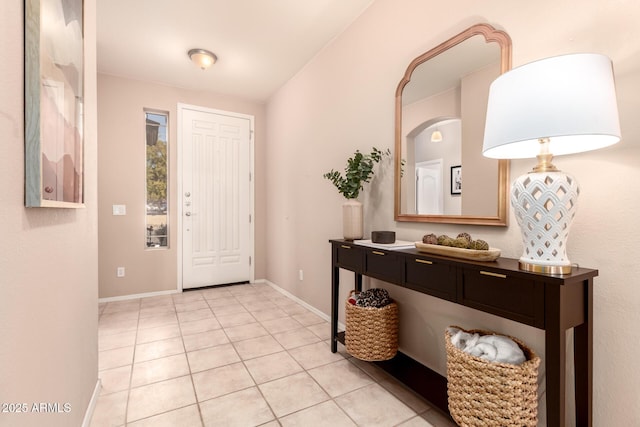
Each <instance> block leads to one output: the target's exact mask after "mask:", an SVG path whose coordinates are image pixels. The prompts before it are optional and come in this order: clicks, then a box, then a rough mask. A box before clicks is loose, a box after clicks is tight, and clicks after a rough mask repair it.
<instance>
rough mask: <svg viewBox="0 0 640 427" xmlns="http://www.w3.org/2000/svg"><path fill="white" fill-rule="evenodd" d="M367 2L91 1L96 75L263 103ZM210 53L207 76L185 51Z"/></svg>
mask: <svg viewBox="0 0 640 427" xmlns="http://www.w3.org/2000/svg"><path fill="white" fill-rule="evenodd" d="M372 2H373V0H98V1H97V20H98V22H97V26H98V28H97V32H98V34H97V39H98V40H97V56H98V72H101V73H105V74H112V75H116V76H122V77H128V78H133V79H138V80H147V81H151V82H156V83H163V84H167V85H171V86H176V87H181V88H187V89H195V90H207V91H212V92H216V93H221V94H228V95H234V96H239V97H242V98H247V99H251V100H257V101H261V102H263V101H265V100H266V99H268V97H269V96H271V95H272V94H273V93H274V92H275V91H276V90H277V89H278V88H279V87H280V86H282V85H283V84H284V83H285V82H286V81H287V80H289V79H290V78H291V77H293V76H294V75H295V74H296V73H297V72H298V71H299V70H300V69H301V68H303V67H304V65H305V64H306V63H307V62H309V60H311V59H312V58H313V57H314V56H315V55H316V54H317V53H318V52H319V51H320V50H322V48H323V47H324V46H326V45H327V44H328V43H329V42H330V41H331V40H332V39H333V38H335V37H336V36H337V35H339V34H340V33H341V32H342V31H343V30H344V29H346V28H347V27H348V26H349V25H350V24H351V23H352V22H353V21H354V20H355V19H356V18H357V17H358V16H359V15H360V14H361V13H362V12H363V11H364V10H365V9H366V8H367V7H368V6H369V5H370V4H371V3H372ZM192 48H202V49H207V50H210V51H212V52H214V53H215V54H216V55H217V56H218V62H217V63H216V64H215V65H214V66H212V67H211V68H209V69H208V70H206V71H203V70H201V69H199V68H197V67H196V66H195V65H194V64H193V63H191V62H190V60H189V58H188V56H187V51H188V50H189V49H192Z"/></svg>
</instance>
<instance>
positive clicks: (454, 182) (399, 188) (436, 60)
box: [395, 24, 511, 226]
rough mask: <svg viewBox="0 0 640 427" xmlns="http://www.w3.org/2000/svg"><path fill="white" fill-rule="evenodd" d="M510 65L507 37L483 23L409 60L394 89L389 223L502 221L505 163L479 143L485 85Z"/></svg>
mask: <svg viewBox="0 0 640 427" xmlns="http://www.w3.org/2000/svg"><path fill="white" fill-rule="evenodd" d="M510 68H511V39H510V38H509V35H508V34H506V33H505V32H503V31H498V30H496V29H494V28H493V27H492V26H491V25H488V24H477V25H474V26H472V27H470V28H468V29H467V30H465V31H463V32H462V33H460V34H458V35H456V36H455V37H452V38H451V39H449V40H447V41H445V42H444V43H442V44H440V45H438V46H436V47H435V48H433V49H431V50H430V51H428V52H426V53H424V54H422V55H420V56H419V57H417V58H416V59H414V60H413V61H412V62H411V64H409V66H408V67H407V71H406V72H405V74H404V77H403V78H402V80H401V81H400V83H399V84H398V88H397V90H396V133H395V152H396V156H395V219H396V221H412V222H439V223H450V224H477V225H495V226H506V225H507V212H508V211H507V205H508V201H507V200H508V193H509V191H508V187H509V161H508V160H494V159H487V158H485V157H483V156H482V142H483V137H484V121H485V115H486V108H487V97H488V94H489V86H490V84H491V82H492V81H493V80H495V78H496V77H498V76H499V75H500V74H502V73H504V72H505V71H508V70H509V69H510ZM463 177H464V178H463Z"/></svg>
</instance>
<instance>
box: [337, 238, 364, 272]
mask: <svg viewBox="0 0 640 427" xmlns="http://www.w3.org/2000/svg"><path fill="white" fill-rule="evenodd" d="M335 247H336V256H337V260H336V261H337V263H338V265H339V266H340V267H343V268H345V269H347V270H351V271H355V272H356V273H362V249H360V248H358V247H356V246H353V245H351V244H348V243H341V244H338V245H336V246H335Z"/></svg>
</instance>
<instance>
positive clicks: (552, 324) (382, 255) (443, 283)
mask: <svg viewBox="0 0 640 427" xmlns="http://www.w3.org/2000/svg"><path fill="white" fill-rule="evenodd" d="M330 243H331V351H332V352H334V353H335V352H336V351H337V344H338V342H342V343H344V332H338V304H339V303H340V301H339V300H338V298H339V287H340V283H339V282H340V274H339V272H340V269H341V268H342V269H345V270H350V271H353V272H354V273H355V288H356V290H361V289H362V277H363V275H364V276H369V277H373V278H375V279H379V280H383V281H385V282H388V283H393V284H395V285H398V286H402V287H405V288H409V289H412V290H415V291H417V292H422V293H424V294H428V295H431V296H434V297H436V298H441V299H445V300H448V301H451V302H453V303H456V304H460V305H464V306H467V307H471V308H474V309H476V310H480V311H483V312H485V313H491V314H494V315H496V316H500V317H503V318H506V319H511V320H514V321H516V322H520V323H523V324H526V325H531V326H534V327H536V328H539V329H543V330H544V331H545V362H546V385H547V390H546V393H547V396H546V403H547V425H548V426H549V427H556V426H563V425H564V424H565V408H566V405H565V391H566V384H565V373H566V357H567V355H566V331H567V330H568V329H570V328H574V329H573V331H574V349H573V350H574V351H573V353H574V367H575V399H576V405H575V407H576V425H577V426H589V427H590V426H591V425H592V393H593V374H592V370H593V278H594V277H596V276H597V275H598V271H597V270H592V269H587V268H574V269H573V271H572V273H571V274H569V275H564V276H549V275H542V274H536V273H529V272H526V271H522V270H519V269H518V260H515V259H509V258H499V259H498V260H496V261H495V262H478V261H465V260H460V259H455V258H449V257H441V256H436V255H429V254H425V253H421V252H418V251H417V250H416V249H400V250H384V249H377V248H373V247H369V246H364V245H358V244H357V243H354V242H350V241H346V240H338V239H336V240H330ZM400 309H401V310H402V308H400ZM401 327H402V326H401ZM443 339H444V331H443ZM378 363H379V365H380V366H381V367H382V368H383V369H385V370H387V371H388V372H390V373H391V374H392V375H394V376H396V377H397V378H398V379H400V380H401V381H402V382H404V383H405V384H406V385H407V386H409V387H410V388H412V389H413V390H414V391H416V392H417V393H418V394H421V395H422V396H424V397H425V398H426V399H427V400H429V401H431V402H432V403H433V404H434V405H436V406H437V407H438V408H439V409H441V410H442V411H443V412H445V413H447V414H448V407H447V390H446V378H444V377H442V376H441V375H439V374H437V373H435V372H433V371H431V370H430V369H428V368H427V367H425V366H423V365H421V364H420V363H418V362H416V361H415V360H413V359H411V358H409V357H408V356H406V355H404V354H402V353H400V352H399V353H398V355H397V356H396V357H395V358H394V359H392V360H390V361H386V362H378Z"/></svg>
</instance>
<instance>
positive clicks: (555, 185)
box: [511, 171, 580, 274]
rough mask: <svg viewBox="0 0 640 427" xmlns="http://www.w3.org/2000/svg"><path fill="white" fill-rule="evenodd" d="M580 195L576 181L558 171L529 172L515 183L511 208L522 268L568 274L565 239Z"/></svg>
mask: <svg viewBox="0 0 640 427" xmlns="http://www.w3.org/2000/svg"><path fill="white" fill-rule="evenodd" d="M579 193H580V190H579V188H578V183H577V181H576V180H575V178H573V177H572V176H570V175H567V174H565V173H564V172H560V171H547V172H531V173H528V174H526V175H522V176H521V177H519V178H518V179H517V180H516V181H514V183H513V188H512V190H511V206H512V207H513V209H514V211H515V215H516V220H517V221H518V225H519V226H520V231H521V233H522V242H523V244H524V253H523V254H522V257H521V258H520V268H521V269H523V270H527V271H534V272H539V273H547V274H569V273H571V262H570V261H569V259H568V258H567V238H568V236H569V229H570V228H571V222H572V221H573V217H574V216H575V213H576V207H577V202H578V195H579Z"/></svg>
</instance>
